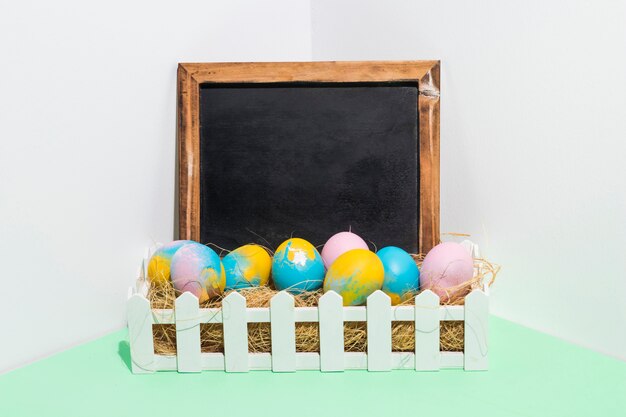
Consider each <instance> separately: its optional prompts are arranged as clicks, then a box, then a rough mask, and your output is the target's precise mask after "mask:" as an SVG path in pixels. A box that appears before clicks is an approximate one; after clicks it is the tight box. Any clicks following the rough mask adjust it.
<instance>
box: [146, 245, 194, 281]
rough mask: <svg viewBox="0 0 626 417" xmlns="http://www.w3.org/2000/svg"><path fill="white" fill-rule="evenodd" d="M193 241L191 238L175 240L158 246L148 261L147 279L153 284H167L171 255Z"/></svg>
mask: <svg viewBox="0 0 626 417" xmlns="http://www.w3.org/2000/svg"><path fill="white" fill-rule="evenodd" d="M189 243H194V242H193V241H192V240H175V241H173V242H170V243H167V244H165V245H163V246H161V247H159V248H158V249H157V250H156V251H155V252H154V254H153V255H152V257H151V258H150V261H149V262H148V281H150V283H151V284H154V285H163V284H167V283H168V282H169V281H170V269H171V264H172V257H173V256H174V254H175V253H176V251H178V249H180V248H182V247H183V246H185V245H187V244H189Z"/></svg>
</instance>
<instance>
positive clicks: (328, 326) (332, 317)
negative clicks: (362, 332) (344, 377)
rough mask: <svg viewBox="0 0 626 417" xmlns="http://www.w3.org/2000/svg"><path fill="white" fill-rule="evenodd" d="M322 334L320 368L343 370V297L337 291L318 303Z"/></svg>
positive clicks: (325, 296) (327, 294) (324, 369)
mask: <svg viewBox="0 0 626 417" xmlns="http://www.w3.org/2000/svg"><path fill="white" fill-rule="evenodd" d="M318 309H319V326H320V328H319V334H320V370H322V371H324V372H332V371H343V370H344V367H345V363H344V335H343V299H342V298H341V296H340V295H339V294H337V293H336V292H335V291H329V292H327V293H326V294H324V295H323V296H322V297H321V298H320V300H319V304H318Z"/></svg>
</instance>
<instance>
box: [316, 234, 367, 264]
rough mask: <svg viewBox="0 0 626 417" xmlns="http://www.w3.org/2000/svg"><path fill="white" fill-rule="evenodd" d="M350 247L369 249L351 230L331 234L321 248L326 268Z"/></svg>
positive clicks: (350, 248)
mask: <svg viewBox="0 0 626 417" xmlns="http://www.w3.org/2000/svg"><path fill="white" fill-rule="evenodd" d="M352 249H369V248H368V247H367V243H365V241H364V240H363V239H361V238H360V237H359V236H358V235H355V234H354V233H352V232H339V233H337V234H336V235H333V236H332V237H331V238H330V239H328V242H326V244H325V245H324V248H322V260H323V261H324V266H325V267H326V269H328V268H330V266H331V265H332V263H333V262H335V259H337V258H339V257H340V256H341V255H343V254H344V253H346V252H348V251H350V250H352Z"/></svg>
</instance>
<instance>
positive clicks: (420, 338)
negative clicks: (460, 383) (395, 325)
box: [415, 290, 441, 371]
mask: <svg viewBox="0 0 626 417" xmlns="http://www.w3.org/2000/svg"><path fill="white" fill-rule="evenodd" d="M439 320H440V312H439V297H438V296H437V294H435V293H434V292H432V291H431V290H426V291H423V292H422V293H420V294H419V295H417V296H416V297H415V370H416V371H438V370H439V368H440V357H441V353H440V352H439V332H440V330H439V328H440V324H439Z"/></svg>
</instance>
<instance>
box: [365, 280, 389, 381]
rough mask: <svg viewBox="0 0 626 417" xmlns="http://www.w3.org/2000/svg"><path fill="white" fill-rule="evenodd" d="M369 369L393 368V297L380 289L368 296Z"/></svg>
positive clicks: (382, 369) (385, 369) (383, 369)
mask: <svg viewBox="0 0 626 417" xmlns="http://www.w3.org/2000/svg"><path fill="white" fill-rule="evenodd" d="M367 370H368V371H390V370H391V299H390V298H389V296H388V295H387V294H385V293H384V292H382V291H380V290H376V291H375V292H374V293H373V294H372V295H370V296H369V297H367Z"/></svg>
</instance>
